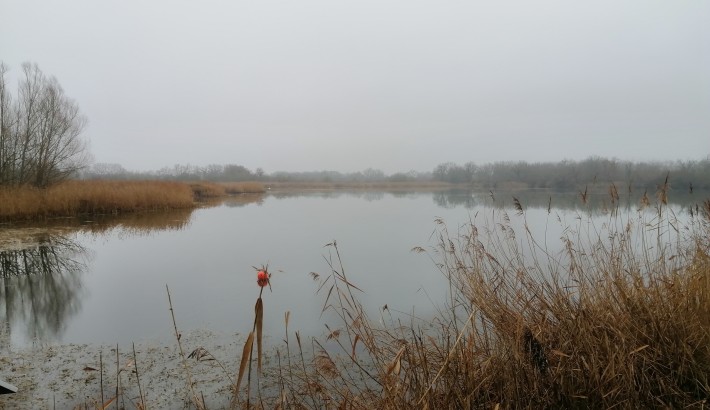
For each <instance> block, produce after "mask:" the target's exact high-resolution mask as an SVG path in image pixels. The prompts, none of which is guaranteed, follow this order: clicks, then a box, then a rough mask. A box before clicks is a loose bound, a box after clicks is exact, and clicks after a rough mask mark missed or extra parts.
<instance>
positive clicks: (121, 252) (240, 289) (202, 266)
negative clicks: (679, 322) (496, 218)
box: [0, 192, 694, 347]
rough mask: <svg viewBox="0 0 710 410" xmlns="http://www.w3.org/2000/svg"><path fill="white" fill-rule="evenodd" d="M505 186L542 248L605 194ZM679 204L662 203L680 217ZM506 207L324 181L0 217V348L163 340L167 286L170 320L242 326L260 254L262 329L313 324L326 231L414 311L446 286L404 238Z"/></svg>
mask: <svg viewBox="0 0 710 410" xmlns="http://www.w3.org/2000/svg"><path fill="white" fill-rule="evenodd" d="M516 195H517V196H519V197H520V198H521V202H523V206H524V207H525V208H526V219H527V222H528V226H529V227H530V229H531V230H532V231H533V234H535V235H536V237H538V238H544V237H546V238H548V241H549V243H550V246H551V247H556V246H558V245H557V242H558V241H557V238H559V237H560V236H561V234H562V232H563V226H566V225H569V224H570V223H575V221H577V220H578V216H579V215H580V214H584V213H585V212H587V213H588V212H596V213H598V215H599V216H598V217H597V218H600V219H601V220H602V221H603V220H604V218H607V216H605V215H606V214H605V213H604V208H605V206H606V205H607V204H605V203H604V200H603V199H600V200H599V201H597V203H592V205H591V208H587V207H583V206H582V205H581V204H579V197H578V195H575V194H566V195H565V194H549V193H537V194H536V193H529V194H522V195H521V194H520V193H518V194H516ZM551 197H552V199H550V198H551ZM601 198H603V196H602V197H601ZM692 199H694V198H691V200H692ZM636 204H637V202H635V201H631V200H629V201H628V203H627V204H626V205H625V206H626V207H627V208H628V209H635V207H636ZM689 204H690V202H688V203H681V204H674V205H673V207H674V208H673V209H674V210H675V212H676V213H678V214H679V215H683V214H685V213H686V211H685V210H684V209H686V208H687V207H688V206H690V205H689ZM512 206H513V204H512V194H501V193H498V194H496V197H495V200H493V199H492V198H491V196H490V195H489V193H478V194H476V193H470V192H446V193H431V192H419V193H383V192H358V193H347V192H335V193H333V192H330V193H310V194H298V195H286V194H282V195H267V196H264V197H242V198H236V199H230V200H227V201H225V202H224V203H222V204H220V205H218V206H214V207H208V208H203V209H198V210H195V211H193V212H172V213H165V214H154V215H141V216H130V217H124V218H121V219H116V220H97V221H90V222H85V223H83V224H81V225H79V223H78V222H75V223H74V225H75V226H63V225H61V224H60V225H57V226H52V227H41V228H38V227H34V228H21V229H20V228H15V227H8V226H6V227H0V230H2V231H4V237H5V240H4V242H3V241H0V246H2V249H0V273H1V274H2V279H1V280H2V289H0V297H1V299H0V300H1V301H2V304H1V305H0V323H2V324H3V328H2V330H0V335H1V336H2V338H0V347H7V346H8V344H10V345H11V346H15V347H19V346H26V345H30V344H36V343H55V342H60V343H108V344H111V343H128V342H131V341H138V340H146V339H163V340H164V339H168V338H171V337H172V331H173V330H172V322H171V318H170V312H169V310H168V301H167V295H166V290H165V286H166V285H168V286H169V287H170V292H171V295H172V301H173V305H174V309H175V314H176V319H177V323H178V327H179V328H180V329H182V330H189V329H210V330H217V331H220V332H226V333H234V332H240V333H247V332H248V331H249V330H251V325H252V321H253V308H254V302H255V300H256V298H257V296H258V292H259V288H258V287H257V285H256V273H255V270H254V269H253V268H252V266H260V265H262V264H268V265H269V270H270V271H271V272H272V273H273V277H272V285H273V286H272V291H269V290H268V289H267V290H266V291H265V294H264V297H263V299H264V305H265V324H266V328H265V333H266V334H267V335H272V336H275V337H277V338H279V339H280V338H281V337H282V336H283V332H284V325H283V323H284V314H285V312H287V311H290V312H291V321H290V329H292V330H300V331H301V332H302V333H304V334H312V335H319V334H321V333H322V332H324V331H325V328H324V323H329V322H328V321H329V320H330V319H329V318H328V317H327V316H326V317H324V318H322V319H319V318H320V313H321V308H322V305H323V301H324V297H325V295H324V294H322V295H317V294H316V290H317V288H318V283H317V282H315V281H314V280H313V279H312V278H311V276H310V272H317V273H320V274H328V272H329V270H328V265H327V263H326V261H325V259H324V258H327V257H329V255H331V252H332V249H333V248H332V247H324V245H325V244H327V243H330V242H332V241H333V240H337V243H338V247H339V250H340V253H341V256H342V259H343V264H344V267H345V270H346V273H347V275H348V277H349V279H350V280H351V282H353V283H354V284H356V285H357V286H358V287H359V288H361V289H363V290H364V292H365V293H364V294H363V295H362V298H361V300H362V301H363V302H364V303H365V305H366V306H368V307H369V308H371V309H372V311H373V312H377V310H378V309H379V308H380V307H382V306H383V305H385V304H387V305H388V307H389V308H390V309H391V310H395V311H396V310H398V311H403V312H409V313H412V312H413V313H414V314H416V315H417V316H424V317H426V316H427V315H431V314H433V312H434V311H435V309H436V307H437V306H441V305H443V303H444V302H445V300H446V292H447V287H448V284H447V282H446V280H445V279H444V277H443V275H442V274H441V273H440V272H439V271H438V270H437V268H436V266H435V264H434V262H433V261H432V260H431V259H430V257H429V256H427V255H426V254H417V253H414V252H412V251H411V249H412V248H413V247H415V246H422V247H425V248H430V247H432V246H435V245H436V244H437V241H436V235H433V233H434V232H435V230H436V228H437V225H436V224H435V223H434V220H435V219H436V218H441V219H442V220H443V221H445V222H446V225H447V226H448V229H449V231H450V232H452V233H455V232H456V231H457V229H458V228H459V227H460V226H462V225H464V224H466V223H467V222H468V221H469V220H472V219H473V220H476V221H478V220H479V218H481V215H484V214H485V215H487V216H486V217H488V216H490V215H491V214H495V213H496V212H497V213H498V214H499V215H500V214H502V213H503V212H508V213H509V215H510V216H511V218H510V219H511V221H512V222H511V223H512V224H513V225H515V224H518V226H520V224H521V223H522V218H519V217H517V219H516V215H515V210H514V209H512ZM548 207H549V209H550V212H549V213H548ZM590 209H592V211H590ZM560 221H561V222H560ZM8 237H12V238H15V240H14V241H9V240H8Z"/></svg>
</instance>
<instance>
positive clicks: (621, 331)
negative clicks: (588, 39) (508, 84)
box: [242, 193, 710, 409]
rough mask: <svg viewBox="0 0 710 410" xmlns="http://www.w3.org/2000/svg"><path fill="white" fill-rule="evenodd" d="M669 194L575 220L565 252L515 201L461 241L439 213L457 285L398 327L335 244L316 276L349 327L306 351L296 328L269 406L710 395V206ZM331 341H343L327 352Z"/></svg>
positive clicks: (525, 404)
mask: <svg viewBox="0 0 710 410" xmlns="http://www.w3.org/2000/svg"><path fill="white" fill-rule="evenodd" d="M610 195H612V196H613V193H612V194H610ZM665 204H666V201H665V200H664V198H663V197H662V196H661V197H659V201H658V203H657V205H656V207H655V209H646V210H639V212H638V213H637V214H632V215H627V216H621V215H620V214H619V213H618V212H617V211H618V209H617V210H612V211H611V212H610V213H609V214H608V219H607V220H606V221H603V222H602V223H601V226H597V225H596V223H599V221H598V220H596V221H593V220H592V218H591V217H590V216H584V215H580V216H579V220H578V223H577V224H576V225H574V226H568V227H567V229H566V230H565V231H564V236H563V237H562V238H560V239H561V241H562V243H563V245H564V250H563V251H562V253H560V254H551V253H550V252H549V250H548V248H547V247H546V246H545V245H544V242H543V243H541V242H538V240H537V239H536V238H533V237H532V236H531V234H530V233H529V232H530V231H529V230H528V229H527V221H526V217H527V216H526V213H525V209H524V207H525V204H523V203H520V202H519V201H518V202H517V204H516V207H515V208H516V215H514V216H510V215H508V214H506V213H503V214H502V216H501V217H500V220H490V221H484V223H483V224H482V225H481V224H476V223H475V221H472V222H471V224H470V225H469V226H467V227H464V228H463V229H459V230H457V234H456V235H453V236H451V235H450V234H449V232H448V230H447V227H446V226H445V225H444V224H443V222H442V221H438V223H439V224H440V227H439V229H438V234H439V236H438V238H439V244H438V246H436V247H434V248H433V249H432V250H430V251H428V253H429V255H430V256H431V257H432V260H433V262H434V263H435V265H436V266H438V267H439V268H440V270H441V272H442V273H443V275H444V277H445V278H446V280H448V281H449V284H450V289H451V293H450V295H449V301H448V302H447V304H446V305H447V306H448V307H447V308H445V309H443V310H442V311H440V314H439V316H438V317H436V318H435V319H433V320H431V321H429V322H421V321H419V320H417V319H411V322H409V323H403V322H402V319H401V318H399V319H397V318H393V317H392V316H391V315H390V314H389V311H388V310H387V309H386V308H383V309H382V310H381V312H380V317H379V318H377V320H371V319H370V318H369V317H368V311H369V309H366V308H365V307H363V306H362V304H361V303H360V302H359V300H358V296H357V295H358V293H359V292H360V290H359V289H358V288H357V287H356V286H355V285H354V284H353V283H352V282H351V279H350V278H349V277H348V276H346V273H345V269H344V268H343V263H342V260H341V258H340V254H339V250H338V248H337V245H336V244H335V243H332V244H329V246H330V248H331V250H332V251H331V255H330V257H328V258H327V259H326V260H327V261H328V264H329V268H330V273H328V274H327V275H319V274H313V276H314V279H316V280H317V281H318V282H319V283H320V291H321V292H322V293H323V295H324V296H325V302H324V308H323V309H324V312H331V313H333V314H335V315H336V317H338V318H339V319H340V324H339V327H337V328H335V327H332V328H329V329H330V334H329V335H328V336H327V338H326V340H323V341H321V340H318V339H312V340H311V341H310V343H308V344H309V345H311V349H310V350H309V351H308V352H304V350H305V345H303V344H302V343H301V338H300V335H299V334H298V333H297V332H296V333H295V336H296V340H297V342H298V345H297V348H296V349H295V351H292V347H291V346H290V345H289V343H288V340H289V335H288V328H287V335H286V339H285V346H284V347H282V348H281V349H280V350H279V362H280V363H281V368H280V369H279V380H278V383H277V385H279V386H280V391H279V392H278V394H275V395H274V397H273V399H272V401H269V402H268V403H269V404H268V406H277V407H280V408H301V407H308V408H363V409H364V408H383V409H400V408H429V409H438V408H551V407H552V408H612V407H615V408H639V407H640V408H651V407H654V408H657V407H661V408H688V407H690V408H696V407H701V406H702V404H703V403H705V402H706V401H707V400H708V398H710V279H709V278H710V213H709V212H710V202H707V201H706V202H705V204H704V206H703V208H699V209H701V210H702V209H707V211H705V212H704V213H701V215H700V216H699V215H698V214H697V213H696V214H695V216H694V217H691V219H690V223H689V225H687V226H681V224H680V222H679V221H678V219H677V218H676V217H675V215H674V214H673V211H672V210H671V209H669V208H667V207H666V205H665ZM590 215H591V214H590ZM514 218H518V220H517V222H519V223H521V224H522V226H524V227H525V229H524V232H523V234H522V235H520V236H519V237H518V236H517V233H516V232H514V230H513V225H514V224H513V222H516V221H515V219H514ZM415 250H416V251H419V252H427V251H426V250H424V249H422V248H417V249H415ZM388 319H389V320H388ZM331 326H332V324H331ZM328 340H330V341H331V342H332V341H335V342H337V345H338V346H339V348H338V349H336V351H334V350H333V349H332V348H331V349H326V348H324V347H323V346H325V345H326V341H328ZM281 357H284V358H286V359H287V360H285V361H284V362H281V360H280V358H281ZM304 357H311V359H304ZM242 393H243V392H242ZM246 394H251V393H250V392H247V393H246ZM261 396H262V393H261V391H260V390H258V397H261ZM262 403H263V402H262Z"/></svg>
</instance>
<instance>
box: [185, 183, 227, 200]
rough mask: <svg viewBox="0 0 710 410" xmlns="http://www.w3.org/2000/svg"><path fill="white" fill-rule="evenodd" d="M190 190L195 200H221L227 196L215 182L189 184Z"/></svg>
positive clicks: (222, 188) (222, 187)
mask: <svg viewBox="0 0 710 410" xmlns="http://www.w3.org/2000/svg"><path fill="white" fill-rule="evenodd" d="M190 188H192V192H193V193H194V194H195V199H198V200H202V199H209V198H221V197H223V196H225V195H226V194H227V192H226V190H225V189H224V186H222V185H221V184H217V183H215V182H204V181H201V182H191V183H190Z"/></svg>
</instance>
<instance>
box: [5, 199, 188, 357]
mask: <svg viewBox="0 0 710 410" xmlns="http://www.w3.org/2000/svg"><path fill="white" fill-rule="evenodd" d="M192 211H193V210H192V209H187V210H183V209H179V210H171V211H164V212H145V213H132V214H124V215H103V216H101V215H94V216H91V217H90V219H89V218H84V219H82V218H65V219H54V220H47V221H44V222H43V223H41V224H38V223H27V224H14V225H10V226H8V227H6V228H3V229H2V230H0V280H1V281H2V282H1V283H0V324H2V325H3V327H4V328H5V329H4V330H0V337H2V338H5V339H7V338H9V337H10V334H11V331H12V329H11V328H10V327H11V326H13V325H14V324H20V325H23V324H24V328H26V331H27V338H28V339H38V340H51V339H52V338H56V337H57V336H59V335H61V333H62V332H63V331H64V328H65V326H66V324H67V323H68V322H69V320H70V318H71V317H72V316H73V315H75V314H76V313H77V312H78V311H79V309H80V307H81V289H82V286H83V285H82V280H83V277H82V276H83V273H84V272H85V271H86V269H87V264H86V262H87V259H88V253H89V252H88V250H87V249H86V248H84V247H83V246H82V245H80V244H79V243H78V242H76V241H74V240H72V239H70V236H71V235H72V234H74V233H77V232H78V233H86V234H89V235H104V234H107V233H115V234H117V235H118V236H120V237H133V236H143V235H149V234H151V233H153V232H156V231H160V230H181V229H185V228H186V227H187V226H188V225H189V223H190V220H191V215H192ZM3 333H5V334H4V335H3ZM2 344H3V343H2V342H0V346H2Z"/></svg>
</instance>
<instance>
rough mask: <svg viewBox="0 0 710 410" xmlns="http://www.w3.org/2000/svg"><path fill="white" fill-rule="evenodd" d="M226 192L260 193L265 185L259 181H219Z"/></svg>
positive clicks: (264, 188) (264, 189)
mask: <svg viewBox="0 0 710 410" xmlns="http://www.w3.org/2000/svg"><path fill="white" fill-rule="evenodd" d="M220 185H222V186H223V187H224V191H225V192H226V193H227V194H230V195H234V194H262V193H264V192H266V187H264V184H262V183H261V182H221V183H220Z"/></svg>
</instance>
